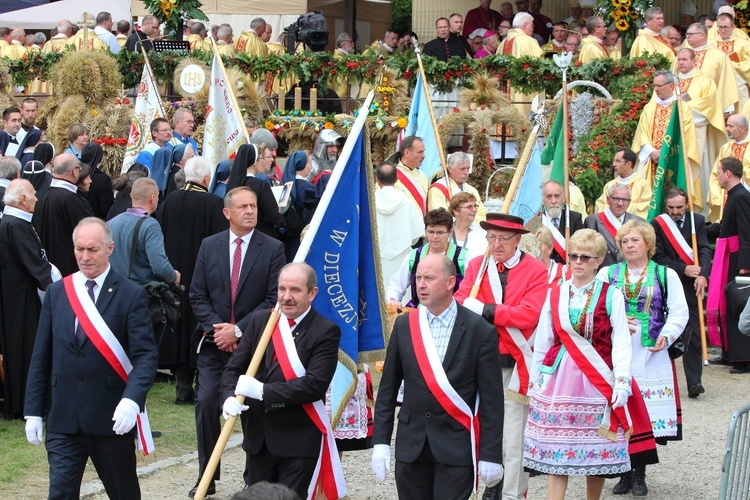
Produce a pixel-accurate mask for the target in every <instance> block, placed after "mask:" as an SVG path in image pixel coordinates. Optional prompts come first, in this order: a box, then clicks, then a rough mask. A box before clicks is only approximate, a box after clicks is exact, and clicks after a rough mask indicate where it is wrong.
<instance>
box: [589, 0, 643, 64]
mask: <svg viewBox="0 0 750 500" xmlns="http://www.w3.org/2000/svg"><path fill="white" fill-rule="evenodd" d="M653 3H654V2H653V1H652V0H599V3H598V4H597V6H596V10H597V15H599V16H601V17H602V19H604V22H605V23H607V24H613V25H614V27H615V29H616V30H617V32H618V33H619V34H620V37H622V53H623V55H627V54H629V53H630V47H631V46H632V45H633V41H634V40H635V37H637V36H638V25H637V24H636V21H637V20H638V19H644V18H645V13H646V9H648V8H650V7H652V6H653Z"/></svg>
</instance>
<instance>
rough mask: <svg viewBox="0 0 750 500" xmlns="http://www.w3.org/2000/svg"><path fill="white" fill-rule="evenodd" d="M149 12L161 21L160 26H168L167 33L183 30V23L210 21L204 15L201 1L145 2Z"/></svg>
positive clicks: (156, 0) (144, 0)
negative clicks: (195, 20) (190, 20)
mask: <svg viewBox="0 0 750 500" xmlns="http://www.w3.org/2000/svg"><path fill="white" fill-rule="evenodd" d="M143 4H144V5H145V6H146V8H147V9H148V11H149V12H150V13H151V15H153V16H154V17H156V19H158V20H159V24H164V25H166V30H165V32H167V33H168V32H170V31H174V32H175V33H179V32H180V31H181V30H182V24H183V21H186V20H188V19H198V20H199V21H208V17H206V14H204V13H203V11H202V10H201V7H202V6H203V2H201V0H143Z"/></svg>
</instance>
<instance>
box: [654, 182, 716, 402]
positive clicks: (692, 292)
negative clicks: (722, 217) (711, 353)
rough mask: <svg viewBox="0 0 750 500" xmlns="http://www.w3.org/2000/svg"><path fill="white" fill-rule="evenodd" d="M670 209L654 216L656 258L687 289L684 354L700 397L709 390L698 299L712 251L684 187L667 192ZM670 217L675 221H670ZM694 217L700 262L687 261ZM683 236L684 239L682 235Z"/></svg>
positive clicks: (691, 393) (692, 390)
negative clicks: (691, 210)
mask: <svg viewBox="0 0 750 500" xmlns="http://www.w3.org/2000/svg"><path fill="white" fill-rule="evenodd" d="M665 198H666V200H665V206H666V208H667V213H666V214H663V215H660V216H659V217H656V218H654V220H653V221H651V225H652V226H654V231H655V232H656V252H655V253H654V257H653V260H654V261H655V262H656V263H658V264H662V265H665V266H667V267H670V268H672V269H674V271H675V272H676V273H677V275H678V276H679V277H680V281H681V282H682V288H683V289H684V290H685V299H686V300H687V303H688V306H689V307H688V309H689V312H690V318H689V319H688V324H687V327H686V328H685V333H684V334H683V336H684V337H685V338H686V339H687V341H686V342H685V344H686V348H687V349H686V350H685V355H684V356H683V358H682V363H683V366H684V368H685V379H686V380H687V386H688V397H691V398H697V397H698V396H699V395H701V394H703V393H704V392H706V390H705V389H704V387H703V384H702V383H701V377H702V375H703V361H702V359H701V357H702V356H701V353H702V350H701V337H700V325H699V320H698V300H699V297H701V298H702V297H703V296H704V295H705V293H706V290H707V288H708V277H709V275H710V274H711V258H712V257H713V252H712V251H711V246H710V245H709V243H708V237H707V236H706V219H705V218H703V216H702V215H700V214H696V213H692V212H690V211H689V210H687V193H685V191H683V190H682V189H678V188H672V189H670V190H669V191H667V194H666V196H665ZM667 218H669V219H670V220H671V221H672V222H673V223H674V224H670V222H669V220H667ZM692 221H695V237H696V241H697V244H698V260H699V262H700V266H696V265H693V264H688V263H687V262H686V261H688V260H690V259H689V258H688V259H686V258H682V257H681V256H684V257H689V256H688V255H686V252H685V249H687V248H689V249H691V250H692V228H693V222H692ZM680 238H681V239H680Z"/></svg>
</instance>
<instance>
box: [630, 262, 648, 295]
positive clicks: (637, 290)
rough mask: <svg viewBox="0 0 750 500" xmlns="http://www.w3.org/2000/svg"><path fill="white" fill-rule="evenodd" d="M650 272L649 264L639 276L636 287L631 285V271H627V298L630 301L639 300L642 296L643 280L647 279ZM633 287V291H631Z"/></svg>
mask: <svg viewBox="0 0 750 500" xmlns="http://www.w3.org/2000/svg"><path fill="white" fill-rule="evenodd" d="M647 270H648V264H647V265H645V266H643V270H642V271H641V273H640V275H639V276H638V281H636V283H635V285H631V284H630V269H627V270H626V271H625V298H627V299H628V300H633V299H637V298H638V297H639V296H640V295H641V288H643V278H645V277H646V271H647ZM631 287H633V288H632V290H631Z"/></svg>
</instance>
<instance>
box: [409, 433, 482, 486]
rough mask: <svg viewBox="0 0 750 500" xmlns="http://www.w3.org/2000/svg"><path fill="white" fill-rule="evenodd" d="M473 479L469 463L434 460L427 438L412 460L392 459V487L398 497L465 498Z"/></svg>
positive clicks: (471, 467)
mask: <svg viewBox="0 0 750 500" xmlns="http://www.w3.org/2000/svg"><path fill="white" fill-rule="evenodd" d="M396 446H398V443H396ZM473 480H474V467H473V466H471V465H469V466H465V467H464V466H457V465H444V464H441V463H438V462H437V461H436V460H435V457H433V456H432V451H431V450H430V442H429V441H427V440H425V443H424V448H423V449H422V453H420V455H419V457H417V460H416V461H414V462H413V463H406V462H401V461H398V460H396V490H397V491H398V498H399V500H426V499H430V498H432V499H435V500H442V499H445V500H455V499H459V498H469V496H470V495H471V490H472V482H473Z"/></svg>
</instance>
